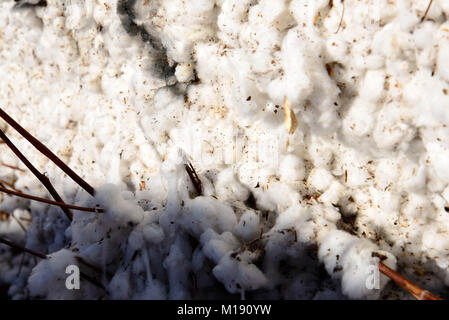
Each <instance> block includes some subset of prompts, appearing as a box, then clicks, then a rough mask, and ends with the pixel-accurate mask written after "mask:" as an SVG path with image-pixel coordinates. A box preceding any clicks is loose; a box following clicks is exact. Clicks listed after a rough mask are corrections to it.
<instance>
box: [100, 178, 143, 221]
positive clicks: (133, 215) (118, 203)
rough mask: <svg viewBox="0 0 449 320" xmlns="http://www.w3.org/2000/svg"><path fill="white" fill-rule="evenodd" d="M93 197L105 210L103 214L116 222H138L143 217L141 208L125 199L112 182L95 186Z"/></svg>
mask: <svg viewBox="0 0 449 320" xmlns="http://www.w3.org/2000/svg"><path fill="white" fill-rule="evenodd" d="M125 196H126V193H125ZM95 199H96V200H97V201H98V203H99V205H100V207H101V208H103V209H104V210H105V214H107V215H110V217H111V218H112V219H114V220H115V221H117V222H120V223H124V224H127V223H133V224H138V223H139V222H140V221H141V220H142V218H143V215H144V211H143V209H142V208H141V207H140V206H138V205H136V204H134V203H133V201H130V200H126V199H125V198H124V197H123V194H122V192H121V191H120V189H119V188H118V187H117V186H115V185H113V184H106V185H103V186H101V187H99V188H97V189H96V192H95Z"/></svg>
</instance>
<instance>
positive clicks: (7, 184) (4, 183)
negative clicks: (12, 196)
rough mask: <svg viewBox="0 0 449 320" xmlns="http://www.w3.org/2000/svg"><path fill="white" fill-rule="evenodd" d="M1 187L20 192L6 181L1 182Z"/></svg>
mask: <svg viewBox="0 0 449 320" xmlns="http://www.w3.org/2000/svg"><path fill="white" fill-rule="evenodd" d="M0 186H2V187H5V186H7V187H9V188H11V189H12V190H14V191H17V192H20V191H19V190H17V189H16V188H14V185H13V184H12V183H9V182H7V181H5V180H0Z"/></svg>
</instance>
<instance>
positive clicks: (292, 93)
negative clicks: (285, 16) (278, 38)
mask: <svg viewBox="0 0 449 320" xmlns="http://www.w3.org/2000/svg"><path fill="white" fill-rule="evenodd" d="M308 47H309V44H308V43H307V42H306V41H303V40H301V39H300V38H299V36H298V33H297V30H296V29H291V30H289V31H288V33H287V35H286V36H285V38H284V40H283V42H282V53H281V57H282V66H283V68H284V71H285V76H284V77H283V78H278V79H275V80H273V81H272V82H271V83H270V85H269V87H268V89H269V91H268V92H269V94H270V97H271V99H272V100H273V101H276V102H278V103H279V104H281V103H282V101H283V100H284V98H285V97H287V98H288V101H289V102H290V104H291V105H292V106H295V105H296V104H298V103H299V102H300V100H302V99H305V98H306V97H307V96H308V95H309V94H310V93H311V92H312V90H313V84H312V81H311V79H310V77H309V76H308V69H309V68H310V66H309V61H308V57H307V53H306V52H305V51H302V52H301V51H299V52H298V48H302V50H307V49H306V48H308ZM299 70H301V72H299Z"/></svg>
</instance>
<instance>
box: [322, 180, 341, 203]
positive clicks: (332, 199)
mask: <svg viewBox="0 0 449 320" xmlns="http://www.w3.org/2000/svg"><path fill="white" fill-rule="evenodd" d="M344 194H345V188H344V186H343V185H342V184H341V183H340V182H338V181H333V182H332V183H331V184H330V186H329V188H328V189H327V190H326V191H325V192H324V193H323V194H322V195H321V196H320V197H319V200H320V201H321V202H323V203H324V204H337V203H338V201H339V199H340V198H341V197H343V196H344Z"/></svg>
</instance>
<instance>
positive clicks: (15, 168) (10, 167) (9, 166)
mask: <svg viewBox="0 0 449 320" xmlns="http://www.w3.org/2000/svg"><path fill="white" fill-rule="evenodd" d="M2 143H5V142H4V141H2ZM1 165H2V166H4V167H7V168H9V169H13V170H17V171H22V172H25V170H23V169H20V168H19V167H16V166H12V165H10V164H6V163H2V164H1Z"/></svg>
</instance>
